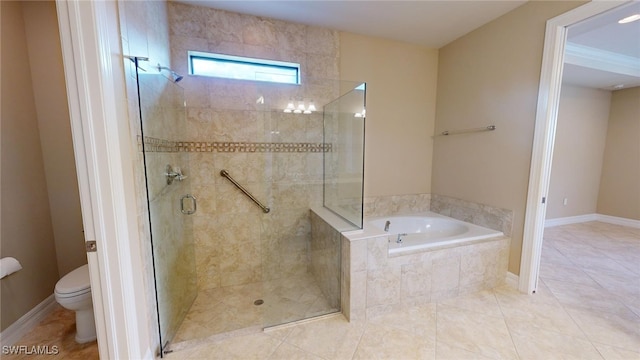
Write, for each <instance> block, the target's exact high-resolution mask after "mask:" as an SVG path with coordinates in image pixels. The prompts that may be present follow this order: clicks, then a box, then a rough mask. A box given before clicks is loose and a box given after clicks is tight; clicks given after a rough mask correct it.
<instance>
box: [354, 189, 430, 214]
mask: <svg viewBox="0 0 640 360" xmlns="http://www.w3.org/2000/svg"><path fill="white" fill-rule="evenodd" d="M363 202H364V216H365V218H371V217H378V216H389V215H396V214H414V213H421V212H425V211H429V210H430V209H431V194H409V195H389V196H368V197H365V198H364V201H363Z"/></svg>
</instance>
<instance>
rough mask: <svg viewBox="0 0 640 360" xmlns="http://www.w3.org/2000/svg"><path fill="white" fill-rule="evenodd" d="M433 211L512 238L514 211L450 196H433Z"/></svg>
mask: <svg viewBox="0 0 640 360" xmlns="http://www.w3.org/2000/svg"><path fill="white" fill-rule="evenodd" d="M431 211H433V212H435V213H438V214H441V215H444V216H449V217H452V218H454V219H458V220H462V221H464V222H468V223H471V224H476V225H480V226H484V227H486V228H489V229H494V230H498V231H502V232H503V233H504V234H505V236H511V231H512V226H513V211H511V210H507V209H501V208H497V207H494V206H490V205H485V204H478V203H474V202H470V201H466V200H461V199H456V198H452V197H448V196H443V195H437V194H431Z"/></svg>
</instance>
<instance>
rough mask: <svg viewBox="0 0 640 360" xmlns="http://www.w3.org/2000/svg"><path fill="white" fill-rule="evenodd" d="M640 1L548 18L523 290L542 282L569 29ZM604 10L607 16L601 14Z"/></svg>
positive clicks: (591, 5) (598, 21)
mask: <svg viewBox="0 0 640 360" xmlns="http://www.w3.org/2000/svg"><path fill="white" fill-rule="evenodd" d="M637 5H638V4H637V2H628V3H624V4H622V5H621V3H604V2H592V3H589V4H586V5H584V6H582V7H580V8H577V9H575V10H573V11H570V12H568V13H565V14H563V15H560V16H558V17H556V18H554V19H551V20H549V21H548V22H547V30H546V34H545V46H544V53H543V64H542V73H541V80H540V91H539V97H538V108H537V115H536V128H535V135H534V146H533V153H532V161H531V172H530V178H529V180H530V181H529V192H528V198H527V208H526V217H525V229H524V239H523V251H522V258H521V259H522V261H521V269H520V281H519V289H520V291H522V292H526V293H534V292H535V291H536V289H537V286H538V276H539V270H540V259H541V251H542V238H543V232H544V222H545V214H546V210H547V204H548V196H549V193H548V191H549V182H550V178H551V163H552V156H553V151H554V141H555V137H556V125H557V118H558V107H559V102H560V89H561V83H562V76H563V70H564V64H565V61H571V60H572V56H573V54H568V53H567V52H566V50H567V49H569V50H571V46H567V36H568V34H569V33H570V31H569V30H570V28H573V29H581V28H582V29H584V28H585V26H584V25H583V24H585V23H588V22H592V24H593V26H594V27H596V26H602V24H604V23H603V18H608V17H609V16H608V15H610V14H611V13H612V12H614V11H615V12H616V13H620V12H621V11H624V10H625V9H627V10H629V9H631V11H633V9H634V7H636V6H637ZM604 13H606V14H607V16H602V15H601V16H597V15H599V14H604ZM586 19H589V20H588V21H585V20H586ZM607 21H609V20H607ZM636 86H637V85H636Z"/></svg>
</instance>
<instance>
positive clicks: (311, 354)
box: [168, 222, 640, 360]
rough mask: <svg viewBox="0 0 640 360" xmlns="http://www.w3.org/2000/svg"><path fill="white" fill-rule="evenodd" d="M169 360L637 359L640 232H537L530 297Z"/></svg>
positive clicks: (579, 228)
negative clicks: (538, 250)
mask: <svg viewBox="0 0 640 360" xmlns="http://www.w3.org/2000/svg"><path fill="white" fill-rule="evenodd" d="M168 358H169V359H326V360H330V359H544V360H546V359H640V229H634V228H629V227H623V226H618V225H611V224H605V223H600V222H589V223H582V224H573V225H565V226H558V227H553V228H548V229H546V231H545V242H544V245H543V256H542V264H541V276H540V284H539V288H538V291H537V293H536V294H535V295H532V296H528V295H524V294H521V293H519V292H517V291H516V290H515V289H512V288H511V287H508V286H502V287H498V288H495V289H493V290H490V291H483V292H480V293H476V294H472V295H468V296H462V297H458V298H455V299H450V300H446V301H443V302H439V303H437V304H428V305H424V306H420V307H415V308H412V309H409V310H405V311H399V312H395V313H392V314H387V315H384V316H380V317H377V318H374V319H368V320H367V321H357V322H351V323H349V322H347V321H346V320H345V319H344V317H343V316H341V315H337V316H333V317H328V318H325V319H322V320H318V321H312V322H307V323H303V324H299V325H295V326H291V327H287V328H281V329H278V330H272V331H265V332H256V333H251V334H245V335H240V336H235V337H229V338H223V339H219V340H218V341H207V342H203V343H200V344H198V345H195V346H193V347H190V348H186V349H183V350H180V351H176V352H174V353H172V354H170V355H169V356H168Z"/></svg>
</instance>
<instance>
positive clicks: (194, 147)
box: [138, 136, 332, 153]
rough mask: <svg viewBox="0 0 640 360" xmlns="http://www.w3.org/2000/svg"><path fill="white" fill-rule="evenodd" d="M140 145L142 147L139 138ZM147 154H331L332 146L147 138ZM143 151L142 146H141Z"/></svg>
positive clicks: (321, 144)
mask: <svg viewBox="0 0 640 360" xmlns="http://www.w3.org/2000/svg"><path fill="white" fill-rule="evenodd" d="M138 145H141V141H140V137H138ZM144 145H145V150H146V151H147V152H287V153H307V152H331V150H332V145H331V144H323V143H266V142H205V141H169V140H163V139H157V138H152V137H148V136H145V137H144ZM140 149H141V146H140Z"/></svg>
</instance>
